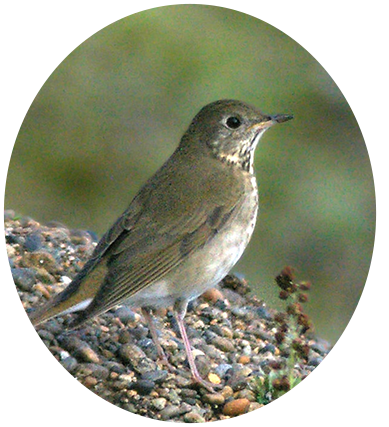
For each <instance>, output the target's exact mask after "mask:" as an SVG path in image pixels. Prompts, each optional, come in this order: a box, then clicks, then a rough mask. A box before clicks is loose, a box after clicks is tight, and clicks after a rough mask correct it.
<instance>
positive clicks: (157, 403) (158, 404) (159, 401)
mask: <svg viewBox="0 0 389 427" xmlns="http://www.w3.org/2000/svg"><path fill="white" fill-rule="evenodd" d="M166 403H167V400H166V399H165V398H164V397H158V398H156V399H153V400H152V401H151V404H152V405H153V407H154V408H155V409H156V410H157V411H162V409H163V408H164V407H165V406H166Z"/></svg>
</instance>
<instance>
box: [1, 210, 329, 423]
mask: <svg viewBox="0 0 389 427" xmlns="http://www.w3.org/2000/svg"><path fill="white" fill-rule="evenodd" d="M14 217H15V214H14V213H12V214H11V213H10V214H8V218H9V219H8V220H7V222H6V233H5V235H6V242H7V253H8V255H9V257H10V259H11V267H12V268H13V270H12V272H13V274H14V276H17V278H18V279H19V283H18V284H17V287H18V290H19V295H20V296H21V299H22V301H23V304H24V306H25V307H26V309H27V310H29V311H30V310H31V309H34V308H35V307H37V306H39V305H40V304H42V303H43V302H44V300H45V299H46V298H50V297H52V295H54V294H55V293H57V292H59V291H61V290H62V289H64V287H65V286H66V285H68V284H69V283H70V281H71V280H72V278H73V277H74V275H75V274H76V273H77V272H78V271H79V270H80V268H81V267H82V265H83V264H84V263H85V261H86V259H87V257H88V256H89V255H90V254H91V253H92V251H93V249H94V247H95V243H94V242H93V241H92V240H93V237H92V234H91V233H88V232H85V231H77V230H76V231H69V230H68V229H67V228H66V227H65V226H63V225H58V224H56V223H52V224H51V228H47V227H45V226H43V225H41V224H39V223H37V222H35V221H34V220H32V219H31V218H24V219H23V220H21V221H20V220H19V219H16V220H13V219H12V218H14ZM94 239H95V240H96V238H94ZM15 282H17V280H15ZM223 283H224V284H222V285H221V286H222V290H220V289H218V288H216V289H212V290H211V292H209V293H208V295H207V294H206V295H205V297H204V298H199V299H198V300H194V301H192V302H191V303H190V307H189V309H188V313H187V315H186V317H185V320H186V323H187V325H188V327H187V331H188V335H189V337H190V341H191V345H192V347H193V348H194V349H195V354H196V364H197V366H198V368H199V370H200V373H201V375H202V377H203V378H204V379H207V380H208V381H210V382H213V383H214V384H223V388H222V389H221V390H219V389H216V392H215V393H208V392H207V391H206V390H205V389H203V388H201V387H198V386H196V387H194V386H193V381H192V379H191V376H190V370H189V368H188V364H187V359H186V354H185V351H184V347H183V343H182V340H181V338H180V335H179V331H178V327H177V323H176V321H175V320H174V315H173V313H172V312H171V310H169V309H168V310H166V309H163V310H158V313H154V314H155V317H156V320H157V323H158V325H157V326H158V335H159V338H160V343H161V345H162V347H163V348H164V350H165V353H166V355H167V356H168V358H169V362H170V363H171V365H172V366H173V368H174V371H173V372H170V371H168V370H166V369H161V367H162V366H161V364H160V363H159V362H158V363H156V362H155V360H157V354H156V350H155V346H154V344H153V343H152V340H151V339H150V334H149V329H148V328H147V327H146V325H145V322H144V319H143V317H142V316H141V315H140V314H139V311H138V310H135V311H133V310H131V309H130V308H129V307H127V306H124V305H123V306H119V307H116V308H114V309H113V310H110V311H109V312H107V313H105V314H102V315H100V316H98V317H96V318H95V319H94V320H93V321H90V322H87V323H86V324H85V325H83V326H82V327H80V328H79V329H77V331H74V332H70V333H68V332H66V333H65V332H64V329H65V328H66V327H67V325H69V323H70V321H71V320H72V317H73V315H68V316H64V317H59V318H57V319H52V320H50V321H47V322H46V323H45V324H44V325H43V326H42V327H41V328H39V335H40V337H41V338H42V339H43V340H44V343H45V344H46V345H47V346H49V349H50V351H51V352H52V353H53V354H54V355H55V357H56V358H57V359H59V360H60V363H61V364H62V365H63V366H64V367H65V369H67V370H68V371H69V372H71V373H72V374H73V375H74V376H75V377H77V378H78V379H79V381H81V382H82V383H83V384H84V385H85V386H87V387H89V388H90V389H92V390H93V391H94V392H95V393H96V394H98V395H99V396H100V397H102V398H104V399H106V400H108V401H110V402H113V403H114V404H116V405H117V406H119V407H121V408H124V409H126V410H128V411H131V412H135V413H137V414H140V415H144V416H147V417H150V418H155V419H160V420H161V419H162V420H166V421H173V422H208V421H214V420H220V419H226V418H229V417H232V416H236V415H240V414H242V413H245V412H248V411H252V410H255V409H258V408H259V407H261V406H263V405H262V404H260V403H258V402H257V401H256V397H257V396H256V393H255V390H254V391H253V390H252V389H251V388H250V386H251V384H252V379H254V378H258V379H259V380H261V381H262V382H264V381H265V380H266V379H267V376H268V375H269V371H270V370H272V367H271V366H270V365H269V363H276V362H279V361H281V362H283V363H284V358H285V357H287V356H288V351H287V350H288V345H287V342H286V343H283V347H282V353H280V349H279V348H278V346H277V345H274V344H276V341H275V337H274V320H273V319H274V313H275V312H274V311H273V310H268V309H267V308H266V307H265V306H264V305H262V304H261V303H260V302H259V301H258V300H256V299H255V298H252V297H247V296H245V295H246V293H247V291H248V286H247V284H246V282H245V281H243V282H242V280H241V279H238V278H236V277H232V276H230V277H229V278H227V279H226V280H225V281H224V282H223ZM225 286H226V287H225ZM236 291H238V292H239V293H240V294H237V293H236ZM123 324H124V325H126V326H129V327H128V328H123ZM301 339H302V341H303V342H304V344H305V345H308V346H309V348H310V349H311V350H312V351H310V354H309V360H308V364H307V363H306V362H305V361H304V360H303V361H299V366H300V367H299V369H298V370H296V371H295V372H296V375H298V376H299V377H301V378H305V376H307V375H308V374H309V372H310V371H312V370H313V369H314V368H315V367H316V366H317V365H318V364H319V363H320V362H321V361H322V359H323V358H324V357H325V356H326V354H327V353H328V350H329V349H330V346H329V344H328V343H326V342H324V341H323V340H317V339H316V338H315V339H314V338H313V337H311V338H310V339H309V341H308V340H307V339H306V338H305V337H301ZM282 366H283V365H282ZM261 367H263V370H262V369H261ZM269 399H270V400H271V399H272V397H271V396H270V398H269Z"/></svg>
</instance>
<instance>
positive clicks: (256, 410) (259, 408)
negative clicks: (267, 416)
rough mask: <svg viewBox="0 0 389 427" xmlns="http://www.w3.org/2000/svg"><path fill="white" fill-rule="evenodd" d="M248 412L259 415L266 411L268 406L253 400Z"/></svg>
mask: <svg viewBox="0 0 389 427" xmlns="http://www.w3.org/2000/svg"><path fill="white" fill-rule="evenodd" d="M247 412H248V413H249V414H250V417H257V416H259V415H263V414H264V413H265V412H266V406H264V405H262V403H258V402H251V403H250V406H249V409H248V410H247Z"/></svg>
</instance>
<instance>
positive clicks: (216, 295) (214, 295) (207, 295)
mask: <svg viewBox="0 0 389 427" xmlns="http://www.w3.org/2000/svg"><path fill="white" fill-rule="evenodd" d="M202 297H203V298H204V300H205V301H207V302H211V303H215V302H216V301H218V300H223V299H224V296H223V294H222V293H221V292H220V291H219V289H217V288H212V289H208V290H207V291H205V292H204V293H203V294H202Z"/></svg>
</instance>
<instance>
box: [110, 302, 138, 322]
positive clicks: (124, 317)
mask: <svg viewBox="0 0 389 427" xmlns="http://www.w3.org/2000/svg"><path fill="white" fill-rule="evenodd" d="M113 314H114V316H115V317H118V318H119V319H120V321H121V322H122V323H124V324H127V323H128V322H135V319H136V317H135V313H134V312H133V311H132V310H131V309H130V308H129V307H127V306H125V305H122V306H120V307H119V308H118V309H117V310H115V311H114V313H113Z"/></svg>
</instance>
